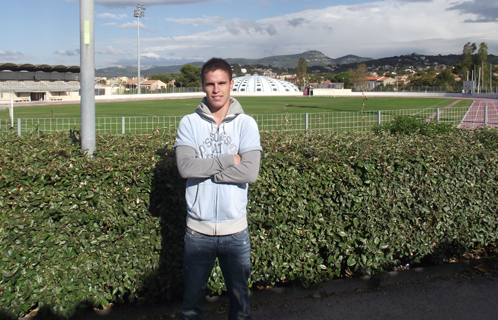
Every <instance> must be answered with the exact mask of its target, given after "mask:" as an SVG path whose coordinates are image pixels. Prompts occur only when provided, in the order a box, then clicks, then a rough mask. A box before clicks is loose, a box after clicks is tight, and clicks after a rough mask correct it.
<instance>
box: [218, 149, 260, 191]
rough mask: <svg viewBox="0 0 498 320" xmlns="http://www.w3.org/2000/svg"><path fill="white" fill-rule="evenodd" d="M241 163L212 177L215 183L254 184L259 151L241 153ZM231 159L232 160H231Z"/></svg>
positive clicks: (258, 162)
mask: <svg viewBox="0 0 498 320" xmlns="http://www.w3.org/2000/svg"><path fill="white" fill-rule="evenodd" d="M240 157H241V158H242V160H241V162H240V163H239V164H238V165H236V166H231V167H229V168H227V169H225V170H223V171H221V172H219V173H216V174H215V175H214V176H213V181H214V182H217V183H254V182H256V180H257V179H258V174H259V164H260V162H261V151H259V150H253V151H248V152H245V153H242V154H241V155H240ZM232 159H233V158H232Z"/></svg>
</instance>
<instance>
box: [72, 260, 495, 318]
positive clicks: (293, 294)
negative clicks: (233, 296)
mask: <svg viewBox="0 0 498 320" xmlns="http://www.w3.org/2000/svg"><path fill="white" fill-rule="evenodd" d="M250 300H251V305H252V307H251V310H252V314H253V319H255V320H257V319H264V320H266V319H269V320H284V319H285V320H307V319H313V320H314V319H320V320H322V319H330V320H335V319H337V320H349V319H351V320H353V319H354V320H356V319H369V320H390V319H393V320H411V319H413V320H419V319H429V320H430V319H437V320H445V319H451V320H458V319H479V320H488V319H489V320H491V319H493V320H495V319H498V258H496V257H495V258H492V259H488V260H471V261H466V262H460V263H453V264H447V265H443V266H437V267H428V268H414V269H411V270H407V271H393V272H388V273H385V274H383V275H382V276H376V277H375V276H374V277H370V276H367V277H362V278H353V279H339V280H333V281H330V282H327V283H323V284H321V285H319V286H317V287H315V288H312V289H302V288H299V287H286V288H276V289H273V290H267V291H255V292H253V293H252V294H251V297H250ZM227 306H228V301H227V298H226V296H222V297H219V298H218V299H215V300H214V301H210V302H206V303H205V306H204V309H205V312H204V319H205V320H222V319H223V320H226V319H227V318H228V316H227ZM179 308H180V303H179V302H173V303H168V305H163V306H156V307H127V308H119V307H118V308H115V309H111V310H108V311H98V312H88V313H86V314H85V315H84V316H82V317H79V320H90V319H102V320H118V319H119V320H139V319H140V320H160V319H161V320H165V319H178V311H179ZM75 320H76V319H75Z"/></svg>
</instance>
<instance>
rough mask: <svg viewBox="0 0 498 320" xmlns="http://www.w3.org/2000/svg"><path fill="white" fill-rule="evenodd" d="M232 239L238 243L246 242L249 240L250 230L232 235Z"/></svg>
mask: <svg viewBox="0 0 498 320" xmlns="http://www.w3.org/2000/svg"><path fill="white" fill-rule="evenodd" d="M231 237H232V238H233V239H235V240H237V241H242V242H246V241H248V240H249V230H248V229H247V228H246V229H244V230H242V231H241V232H237V233H234V234H232V235H231Z"/></svg>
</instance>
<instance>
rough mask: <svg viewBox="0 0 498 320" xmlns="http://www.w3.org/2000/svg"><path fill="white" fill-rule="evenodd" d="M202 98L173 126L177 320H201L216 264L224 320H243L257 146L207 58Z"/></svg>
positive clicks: (221, 68)
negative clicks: (179, 280)
mask: <svg viewBox="0 0 498 320" xmlns="http://www.w3.org/2000/svg"><path fill="white" fill-rule="evenodd" d="M201 77H202V88H203V91H204V93H205V94H206V96H205V98H204V99H203V100H202V102H201V104H200V105H199V106H198V107H197V109H196V110H195V113H193V114H190V115H187V116H185V117H184V118H183V119H182V120H181V122H180V124H179V126H178V134H177V137H176V143H175V151H176V162H177V166H178V171H179V173H180V175H181V176H182V177H183V178H188V180H187V187H186V192H185V199H186V201H187V229H186V233H185V248H184V258H183V277H184V282H185V293H184V298H183V305H182V308H181V313H180V318H181V319H202V303H203V301H204V297H205V290H206V284H207V281H208V279H209V276H210V274H211V270H212V269H213V266H214V263H215V259H216V258H218V261H219V264H220V268H221V270H222V272H223V277H224V279H225V284H226V286H227V291H228V296H229V299H230V312H229V319H250V318H251V312H250V307H249V291H248V287H247V280H248V279H249V275H250V269H251V265H250V264H251V261H250V241H249V232H248V228H247V217H246V214H247V210H246V206H247V188H248V183H253V182H255V181H256V179H257V177H258V173H259V164H260V158H261V151H262V148H261V144H260V138H259V130H258V126H257V124H256V122H255V121H254V119H253V118H251V117H249V116H247V115H245V114H244V111H243V110H242V107H241V106H240V104H239V102H238V101H237V100H235V99H233V98H231V97H230V92H231V91H232V88H233V80H232V69H231V67H230V65H229V64H228V63H227V62H226V61H225V60H222V59H218V58H212V59H211V60H209V61H208V62H206V63H205V64H204V66H203V67H202V70H201Z"/></svg>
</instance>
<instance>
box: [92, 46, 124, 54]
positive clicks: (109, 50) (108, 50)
mask: <svg viewBox="0 0 498 320" xmlns="http://www.w3.org/2000/svg"><path fill="white" fill-rule="evenodd" d="M95 53H96V54H109V55H122V54H123V51H121V50H117V49H115V48H113V47H112V46H106V47H105V48H103V49H100V48H99V49H96V50H95Z"/></svg>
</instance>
